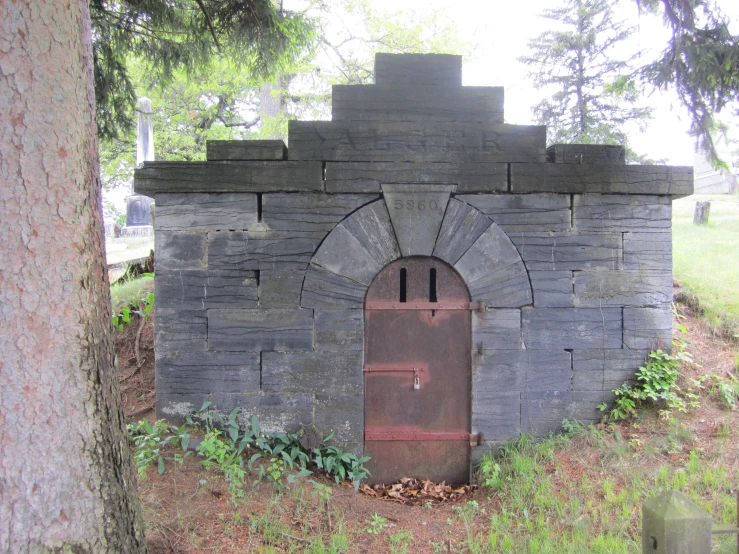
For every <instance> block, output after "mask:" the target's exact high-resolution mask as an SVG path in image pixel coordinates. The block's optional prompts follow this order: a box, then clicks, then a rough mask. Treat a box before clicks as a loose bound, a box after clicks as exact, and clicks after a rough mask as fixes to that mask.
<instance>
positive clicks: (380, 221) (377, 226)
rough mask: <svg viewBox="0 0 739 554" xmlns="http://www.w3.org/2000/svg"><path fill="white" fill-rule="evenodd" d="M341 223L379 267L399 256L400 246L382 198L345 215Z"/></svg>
mask: <svg viewBox="0 0 739 554" xmlns="http://www.w3.org/2000/svg"><path fill="white" fill-rule="evenodd" d="M342 225H343V226H344V227H345V228H346V230H347V231H349V233H351V235H352V236H353V237H354V238H355V239H357V240H358V241H359V244H361V245H362V247H363V248H365V249H366V250H367V252H368V253H369V255H370V256H372V258H374V260H375V261H376V262H377V263H378V264H380V267H385V266H386V265H387V264H389V263H390V262H392V261H393V260H396V259H398V258H400V248H399V247H398V241H397V240H396V238H395V231H394V230H393V225H392V223H391V222H390V214H388V211H387V206H386V205H385V201H384V200H378V201H377V202H373V203H372V204H369V205H368V206H365V207H363V208H362V209H360V210H357V211H356V212H354V213H353V214H352V215H350V216H349V217H347V218H346V219H345V220H344V221H343V222H342Z"/></svg>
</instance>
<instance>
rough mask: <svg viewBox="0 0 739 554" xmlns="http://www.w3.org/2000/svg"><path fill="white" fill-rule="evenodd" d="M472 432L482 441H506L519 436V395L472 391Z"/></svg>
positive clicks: (514, 392) (516, 393)
mask: <svg viewBox="0 0 739 554" xmlns="http://www.w3.org/2000/svg"><path fill="white" fill-rule="evenodd" d="M472 432H473V433H482V435H483V440H485V441H496V440H507V439H510V438H513V437H517V436H518V435H520V434H521V393H519V392H517V391H513V392H500V391H493V390H490V389H482V390H477V389H474V388H473V389H472Z"/></svg>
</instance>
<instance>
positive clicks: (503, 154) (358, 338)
mask: <svg viewBox="0 0 739 554" xmlns="http://www.w3.org/2000/svg"><path fill="white" fill-rule="evenodd" d="M460 68H461V62H460V61H459V59H458V58H456V57H454V56H387V55H384V56H378V59H377V68H376V77H377V84H376V85H371V86H360V87H354V86H352V87H349V86H345V87H336V89H335V92H334V121H331V122H291V125H290V141H289V149H288V152H287V159H285V149H284V146H283V145H282V144H281V143H280V142H279V141H276V142H275V141H253V142H242V143H238V142H237V143H234V142H229V143H225V144H219V143H211V144H210V145H209V147H208V155H209V161H207V162H199V163H181V162H148V163H146V164H145V166H144V167H143V168H142V169H139V170H137V171H136V190H137V192H141V193H143V194H147V195H150V196H155V198H156V205H157V212H156V213H157V216H156V221H155V231H156V251H157V266H156V281H155V282H156V285H155V286H156V331H155V334H156V343H155V344H156V358H157V360H156V364H157V410H158V412H159V413H160V414H162V415H165V416H168V417H178V416H181V415H183V414H184V413H185V412H186V411H188V410H190V409H197V408H199V407H200V405H201V404H202V402H203V401H204V400H206V399H207V400H210V401H211V402H213V405H214V406H216V407H217V408H218V409H219V410H222V411H223V412H228V411H229V410H231V409H232V408H234V407H236V406H240V407H241V408H242V411H243V413H244V415H248V416H251V415H257V416H258V417H259V418H260V420H261V421H262V424H263V427H264V428H265V429H271V430H294V429H296V428H297V426H299V425H300V424H302V423H310V422H314V423H315V424H316V425H317V426H318V427H319V428H322V429H325V430H326V431H329V430H333V431H336V433H337V434H336V436H337V439H338V440H340V441H343V442H344V444H345V445H346V446H348V447H349V448H351V449H353V450H355V451H361V449H362V446H363V421H364V417H363V381H362V366H363V344H364V331H363V324H364V319H363V302H364V294H365V292H366V290H367V288H368V286H369V285H370V283H371V282H372V279H373V278H374V276H375V275H376V274H377V273H378V272H379V271H380V270H381V269H382V268H383V267H385V266H386V265H387V264H388V263H390V262H391V261H393V260H395V259H398V258H399V257H402V256H409V255H432V256H435V257H437V258H440V259H442V260H444V261H445V262H447V263H449V264H450V265H452V266H453V267H454V268H455V269H456V271H458V272H459V274H460V275H461V276H462V277H463V279H464V280H465V282H466V284H467V286H468V288H469V291H470V295H471V299H472V301H473V302H483V303H484V309H482V310H476V311H473V312H472V322H473V337H472V350H473V353H472V372H473V377H472V413H471V421H472V432H473V433H482V435H483V439H484V442H483V444H482V445H481V447H478V448H476V449H473V450H475V451H476V452H475V455H474V456H473V458H475V457H477V455H478V454H479V453H480V452H481V451H482V450H484V448H485V446H491V445H494V444H498V443H500V442H501V441H503V440H505V439H508V438H511V437H515V436H516V435H518V434H520V433H523V432H527V433H533V434H537V435H541V434H546V433H548V432H549V431H552V430H557V429H559V428H560V427H561V425H562V420H563V419H565V418H566V419H577V420H581V421H592V420H595V419H597V418H599V417H600V412H599V411H598V409H597V406H598V405H599V404H600V403H601V402H603V401H609V400H611V393H610V391H611V390H612V389H614V388H616V387H617V386H619V385H620V384H621V383H622V382H624V381H625V380H627V379H629V378H630V377H631V376H632V375H633V372H634V371H635V370H636V368H637V367H638V366H639V364H640V363H642V362H643V360H644V358H645V356H646V354H647V352H648V351H649V349H650V348H653V347H655V346H657V345H658V344H661V345H662V346H664V347H668V346H669V345H670V343H671V334H672V321H671V311H670V298H671V287H672V258H671V251H672V249H671V229H670V217H671V200H672V198H674V197H676V196H681V195H686V194H690V193H691V192H692V182H693V179H692V169H691V168H682V167H665V166H627V165H624V163H623V149H621V148H620V147H613V146H592V145H588V146H582V145H555V146H553V147H550V148H549V150H548V151H547V149H546V148H545V131H544V128H543V127H531V126H515V125H505V124H503V123H502V114H503V92H502V89H498V88H489V89H487V88H465V87H462V86H461V69H460ZM409 76H413V78H410V77H409ZM421 206H423V208H421Z"/></svg>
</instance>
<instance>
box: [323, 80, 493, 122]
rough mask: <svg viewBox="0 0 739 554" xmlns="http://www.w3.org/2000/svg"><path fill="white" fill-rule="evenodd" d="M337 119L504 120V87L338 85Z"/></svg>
mask: <svg viewBox="0 0 739 554" xmlns="http://www.w3.org/2000/svg"><path fill="white" fill-rule="evenodd" d="M331 113H332V118H331V119H332V120H333V121H344V120H350V121H413V122H415V121H488V122H491V123H503V87H461V88H453V89H452V88H440V87H438V86H424V85H418V84H413V85H408V86H401V87H399V86H397V85H393V84H390V85H334V86H333V87H332V91H331Z"/></svg>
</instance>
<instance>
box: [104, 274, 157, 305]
mask: <svg viewBox="0 0 739 554" xmlns="http://www.w3.org/2000/svg"><path fill="white" fill-rule="evenodd" d="M150 292H154V277H139V278H137V279H131V280H130V281H124V282H123V283H121V284H120V285H113V286H111V287H110V303H111V305H112V306H113V311H114V312H115V313H117V310H120V309H121V307H122V306H123V305H125V304H128V303H130V302H131V301H133V300H138V299H139V298H143V297H145V296H146V295H147V294H149V293H150Z"/></svg>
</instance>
